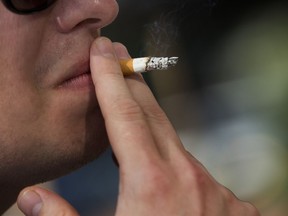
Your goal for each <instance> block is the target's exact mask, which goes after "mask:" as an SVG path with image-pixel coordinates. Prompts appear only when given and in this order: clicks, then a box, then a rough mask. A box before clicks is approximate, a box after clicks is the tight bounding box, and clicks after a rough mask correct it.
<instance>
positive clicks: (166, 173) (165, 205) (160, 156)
mask: <svg viewBox="0 0 288 216" xmlns="http://www.w3.org/2000/svg"><path fill="white" fill-rule="evenodd" d="M126 58H130V56H129V54H128V52H127V50H126V48H125V47H124V46H123V45H121V44H119V43H114V44H113V43H111V41H110V40H108V39H106V38H98V39H96V41H95V42H94V43H93V45H92V48H91V73H92V78H93V82H94V84H95V90H96V95H97V98H98V101H99V105H100V108H101V111H102V113H103V117H104V119H105V124H106V129H107V133H108V137H109V140H110V143H111V146H112V149H113V151H114V154H115V156H116V158H117V160H118V163H119V169H120V185H119V195H118V203H117V209H116V216H147V215H149V216H150V215H151V216H154V215H155V216H162V215H163V216H170V215H171V216H175V215H177V216H186V215H187V216H192V215H193V216H200V215H201V216H202V215H207V216H243V215H245V216H258V215H259V213H258V211H257V210H256V208H255V207H254V206H252V205H251V204H249V203H246V202H242V201H240V200H239V199H237V198H236V197H235V196H234V194H233V193H232V192H231V191H229V190H228V189H226V188H225V187H223V186H222V185H220V184H219V183H218V182H216V181H215V180H214V179H213V177H212V176H211V175H210V174H209V173H208V172H207V170H206V169H205V168H204V167H203V166H202V164H201V163H199V161H197V160H196V159H195V158H194V157H193V156H192V155H191V154H190V153H188V152H187V151H186V150H185V148H184V147H183V145H182V143H181V141H180V139H179V137H178V136H177V134H176V132H175V130H174V128H173V127H172V125H171V123H170V122H169V120H168V118H167V117H166V115H165V113H164V112H163V111H162V109H161V108H160V106H159V105H158V103H157V101H156V100H155V98H154V96H153V94H152V93H151V91H150V89H149V88H148V86H147V85H146V84H145V82H144V80H143V78H142V77H141V75H139V74H135V75H132V76H129V77H126V78H124V77H123V75H122V72H121V70H120V66H119V63H118V60H119V59H126ZM37 192H39V194H40V196H41V198H42V199H41V200H42V203H43V204H42V205H40V206H42V209H41V211H40V212H41V214H38V215H41V216H45V215H55V216H57V215H71V216H74V215H77V213H76V212H75V210H74V209H73V208H72V207H71V206H70V205H68V204H67V202H65V201H64V200H63V199H61V198H59V197H58V196H55V195H53V194H51V193H47V192H43V191H42V190H40V191H38V189H37ZM41 194H43V196H42V195H41ZM20 197H21V195H20ZM19 200H20V201H18V205H19V204H20V205H19V207H20V208H21V207H23V206H24V207H25V202H23V201H22V203H21V200H22V199H19ZM58 201H59V203H63V205H62V204H60V205H59V203H58ZM26 203H27V202H26ZM53 205H54V206H53ZM47 206H49V207H47ZM21 209H23V208H21ZM27 209H29V208H28V207H27V208H26V209H24V210H25V211H23V212H24V213H26V215H32V214H31V212H32V211H31V206H30V209H29V210H27ZM36 209H37V208H36ZM38 209H39V208H38ZM57 209H59V211H58V210H57ZM49 211H50V212H49ZM52 211H53V213H51V212H52ZM46 212H49V214H48V213H46ZM29 213H30V214H29Z"/></svg>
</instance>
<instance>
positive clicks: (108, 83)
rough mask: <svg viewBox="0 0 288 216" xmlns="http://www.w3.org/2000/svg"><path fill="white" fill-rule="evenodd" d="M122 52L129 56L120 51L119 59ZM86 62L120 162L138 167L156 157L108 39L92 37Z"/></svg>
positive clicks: (139, 109) (144, 123) (142, 115)
mask: <svg viewBox="0 0 288 216" xmlns="http://www.w3.org/2000/svg"><path fill="white" fill-rule="evenodd" d="M118 52H119V50H118ZM125 55H127V58H129V56H128V54H127V53H126V54H125V53H124V52H122V57H123V58H124V57H125ZM90 62H91V63H90V64H91V65H90V66H91V74H92V78H93V82H94V85H95V90H96V95H97V99H98V102H99V105H100V107H101V111H102V114H103V116H104V119H105V124H106V129H107V133H108V136H109V140H110V143H111V145H112V148H113V151H114V153H115V155H116V157H117V159H118V161H119V163H120V165H125V166H134V165H137V166H139V164H137V163H142V162H143V160H147V159H148V158H149V157H150V158H151V157H153V156H155V157H156V156H157V151H158V150H157V147H156V145H155V144H154V138H153V136H152V135H151V131H150V128H149V125H148V124H147V120H146V118H145V115H144V113H143V111H142V108H141V107H140V106H139V104H138V103H137V102H136V101H135V99H134V97H133V94H132V93H131V91H130V89H129V87H128V86H127V83H126V81H125V79H124V77H123V75H122V72H121V69H120V66H119V63H118V57H117V55H116V52H115V50H114V47H113V45H112V43H111V41H110V40H108V39H106V38H98V39H96V40H95V42H94V43H93V45H92V47H91V56H90ZM148 155H149V157H148ZM131 161H133V163H131Z"/></svg>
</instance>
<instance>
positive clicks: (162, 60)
mask: <svg viewBox="0 0 288 216" xmlns="http://www.w3.org/2000/svg"><path fill="white" fill-rule="evenodd" d="M177 62H178V57H142V58H134V59H127V60H120V66H121V69H122V72H123V74H124V76H127V75H131V74H133V73H143V72H148V71H152V70H167V69H168V68H169V67H172V66H175V65H176V64H177Z"/></svg>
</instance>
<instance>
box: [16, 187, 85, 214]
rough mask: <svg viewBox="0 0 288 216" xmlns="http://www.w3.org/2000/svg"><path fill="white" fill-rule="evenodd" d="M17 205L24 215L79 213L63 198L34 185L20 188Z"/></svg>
mask: <svg viewBox="0 0 288 216" xmlns="http://www.w3.org/2000/svg"><path fill="white" fill-rule="evenodd" d="M17 205H18V207H19V209H20V210H21V211H22V212H23V213H24V214H25V215H26V216H51V215H55V216H62V215H69V216H78V215H79V214H78V213H77V212H76V210H75V209H74V208H73V207H72V206H71V205H70V204H69V203H68V202H67V201H65V200H64V199H63V198H61V197H60V196H58V195H57V194H55V193H53V192H50V191H48V190H45V189H42V188H40V187H36V186H33V187H28V188H25V189H24V190H22V191H21V193H20V194H19V196H18V199H17Z"/></svg>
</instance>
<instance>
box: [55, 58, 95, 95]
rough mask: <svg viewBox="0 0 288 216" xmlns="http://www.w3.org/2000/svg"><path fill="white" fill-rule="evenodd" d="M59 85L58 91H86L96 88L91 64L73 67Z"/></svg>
mask: <svg viewBox="0 0 288 216" xmlns="http://www.w3.org/2000/svg"><path fill="white" fill-rule="evenodd" d="M60 80H61V81H60V82H59V83H57V85H56V88H57V89H71V90H77V89H85V88H91V87H93V88H94V84H93V80H92V76H91V71H90V66H89V62H84V63H79V64H76V65H73V66H72V67H71V68H70V69H69V70H68V71H67V73H65V74H64V75H63V77H62V78H61V79H60Z"/></svg>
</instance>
